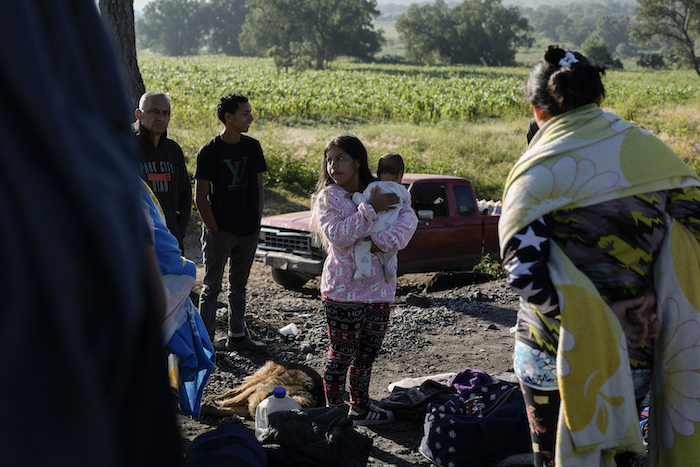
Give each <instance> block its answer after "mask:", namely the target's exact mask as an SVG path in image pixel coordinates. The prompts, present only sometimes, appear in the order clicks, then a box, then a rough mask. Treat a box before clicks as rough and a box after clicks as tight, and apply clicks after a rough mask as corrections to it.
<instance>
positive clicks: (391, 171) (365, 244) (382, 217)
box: [352, 152, 411, 281]
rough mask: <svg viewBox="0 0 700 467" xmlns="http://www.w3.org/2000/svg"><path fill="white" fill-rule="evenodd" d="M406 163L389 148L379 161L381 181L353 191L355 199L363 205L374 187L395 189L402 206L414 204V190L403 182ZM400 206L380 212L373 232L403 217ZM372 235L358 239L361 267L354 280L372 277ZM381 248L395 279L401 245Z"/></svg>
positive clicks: (387, 275) (388, 276)
mask: <svg viewBox="0 0 700 467" xmlns="http://www.w3.org/2000/svg"><path fill="white" fill-rule="evenodd" d="M403 171H404V164H403V158H402V157H401V156H400V155H399V154H396V153H395V152H387V153H386V154H384V155H383V156H382V157H381V158H380V159H379V164H378V166H377V178H379V181H377V182H372V183H370V184H369V185H367V188H365V191H363V192H362V193H360V192H359V191H358V192H355V193H354V194H353V195H352V200H353V202H354V203H355V204H357V205H359V204H360V203H362V202H366V201H367V200H369V198H370V196H371V195H372V193H373V190H377V192H378V193H395V194H396V195H398V196H399V198H400V200H401V201H400V203H401V205H402V206H407V207H408V208H410V207H411V194H410V193H409V192H408V190H407V189H406V187H404V186H403V185H402V184H401V179H402V178H403ZM400 213H401V211H400V210H398V209H395V208H391V209H389V210H387V211H383V212H379V213H377V219H376V220H375V221H374V225H373V226H372V230H370V234H372V233H376V232H381V231H382V230H385V229H388V228H389V227H391V226H392V225H393V224H394V223H396V221H398V220H399V214H400ZM372 245H373V242H372V236H371V235H368V236H367V237H365V238H363V239H360V240H358V241H357V243H355V265H356V266H357V270H356V271H355V275H354V277H353V280H354V281H359V280H362V279H365V278H367V277H370V276H371V275H372V274H371V265H372V254H373V253H374V252H373V251H372ZM377 252H379V253H382V254H381V255H380V256H382V263H383V264H384V276H385V278H386V280H387V281H389V280H392V279H393V278H394V277H396V272H397V270H398V264H399V263H398V260H397V258H396V255H397V253H398V249H391V250H388V251H383V252H382V251H381V250H378V251H377Z"/></svg>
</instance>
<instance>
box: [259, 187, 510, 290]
mask: <svg viewBox="0 0 700 467" xmlns="http://www.w3.org/2000/svg"><path fill="white" fill-rule="evenodd" d="M403 184H404V185H405V186H406V188H407V189H408V191H409V192H410V193H411V199H412V206H413V209H414V210H415V211H416V214H417V216H418V220H419V223H418V228H417V229H416V233H415V234H414V235H413V238H412V239H411V241H410V242H409V244H408V246H407V247H406V248H405V249H404V250H401V251H400V252H399V254H398V261H399V274H406V273H412V272H433V271H436V272H437V271H452V270H467V269H470V268H472V267H473V266H474V265H475V264H477V263H478V262H479V261H480V260H481V258H482V257H483V256H485V255H486V254H490V255H491V257H493V258H499V257H500V254H499V249H498V219H499V216H498V215H488V214H485V213H480V212H479V208H478V204H477V199H476V196H475V195H474V188H473V187H472V184H471V182H469V180H467V179H465V178H461V177H452V176H449V175H428V174H405V175H404V177H403ZM310 219H311V211H301V212H292V213H288V214H280V215H277V216H269V217H263V219H262V226H261V229H260V241H259V242H258V249H257V252H256V256H257V257H258V258H261V259H263V260H264V261H265V263H266V264H268V265H270V266H271V267H272V277H273V278H274V279H275V281H276V282H277V283H279V284H281V285H283V286H285V287H289V288H298V287H301V286H303V285H304V284H305V283H306V281H308V280H309V279H311V278H313V277H315V276H319V275H320V274H321V271H322V269H323V260H324V258H325V253H324V251H323V249H322V247H321V245H320V243H319V242H318V240H317V239H316V238H315V236H314V235H313V229H312V227H311V226H310V225H309V220H310Z"/></svg>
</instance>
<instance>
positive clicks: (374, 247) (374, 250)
mask: <svg viewBox="0 0 700 467" xmlns="http://www.w3.org/2000/svg"><path fill="white" fill-rule="evenodd" d="M362 240H363V241H365V242H372V246H371V247H370V248H369V251H370V253H378V252H380V251H382V250H380V249H379V247H378V246H377V244H376V243H374V240H372V237H371V236H369V235H368V236H366V237H365V238H363V239H362Z"/></svg>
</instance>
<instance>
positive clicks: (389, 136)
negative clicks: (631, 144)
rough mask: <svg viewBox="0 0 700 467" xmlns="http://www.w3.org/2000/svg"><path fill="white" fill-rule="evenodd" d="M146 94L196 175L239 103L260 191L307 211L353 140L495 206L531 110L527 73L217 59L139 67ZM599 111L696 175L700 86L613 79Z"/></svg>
mask: <svg viewBox="0 0 700 467" xmlns="http://www.w3.org/2000/svg"><path fill="white" fill-rule="evenodd" d="M140 66H141V72H142V75H143V78H144V82H145V83H146V88H147V89H148V90H162V91H164V92H166V93H167V94H168V95H169V96H170V98H171V101H172V107H173V109H172V110H173V112H172V121H171V127H170V131H169V134H170V136H171V137H172V138H173V139H175V140H176V141H178V143H180V145H181V146H182V147H183V150H184V151H185V155H186V157H187V158H188V169H189V171H190V173H192V172H193V171H194V165H195V157H196V152H197V149H198V148H199V147H200V146H201V145H202V144H204V143H205V142H206V141H207V140H209V139H210V138H212V137H213V136H214V135H216V134H217V133H218V132H220V131H221V128H222V125H221V123H220V122H219V121H218V120H217V118H216V116H215V111H214V108H215V105H216V101H217V99H218V97H219V96H220V95H222V94H224V93H227V92H240V93H242V94H245V95H246V96H248V98H249V99H250V101H251V104H252V106H253V112H254V115H255V117H256V121H255V122H254V123H253V125H252V127H251V130H250V133H249V134H250V136H252V137H254V138H257V139H259V140H260V142H261V144H262V146H263V149H264V151H265V156H266V159H267V162H268V166H269V169H270V170H269V172H268V173H267V175H266V179H265V183H266V189H267V190H268V191H270V192H283V193H285V195H289V196H294V197H298V198H299V199H302V200H303V199H306V200H308V194H309V192H310V191H311V190H312V189H313V185H314V182H315V180H316V178H317V174H318V170H319V165H320V157H321V153H322V149H323V146H324V145H325V144H326V142H327V141H328V140H329V139H330V138H331V137H333V136H335V135H337V134H340V133H353V134H356V135H357V136H359V137H360V138H361V139H362V141H363V142H364V143H365V144H366V146H367V149H368V151H369V153H370V164H371V165H372V166H375V164H376V160H377V159H378V158H379V156H380V155H381V154H383V153H384V152H387V151H394V152H398V153H400V154H402V155H403V156H404V158H405V159H406V163H407V167H408V170H409V171H414V172H432V173H440V174H454V175H459V176H464V177H467V178H469V179H471V180H472V182H473V183H474V186H475V189H476V190H477V195H478V196H479V197H483V198H487V199H490V198H493V199H499V198H500V197H501V190H502V187H503V183H504V181H505V178H506V176H507V173H508V170H509V169H510V167H511V165H512V164H513V162H514V161H515V160H516V159H517V158H518V157H519V155H520V153H521V151H522V149H523V147H524V144H525V136H524V134H525V128H526V126H527V122H528V120H529V118H530V110H529V108H528V106H527V105H525V103H524V102H523V100H522V97H521V96H522V94H521V88H522V84H523V82H524V80H525V77H526V76H527V72H528V69H527V68H524V67H520V68H486V67H477V66H411V65H386V64H381V65H378V64H355V63H348V62H334V63H333V64H332V65H331V66H330V68H329V69H327V70H323V71H306V72H303V73H291V72H290V73H284V72H282V73H278V72H277V71H276V70H275V68H274V66H273V64H272V62H271V60H268V59H261V58H240V57H225V56H196V57H187V58H182V57H143V58H141V59H140ZM604 82H605V84H606V90H607V98H606V100H605V102H604V107H607V108H609V109H610V110H613V111H615V112H617V113H619V114H620V115H622V116H624V117H625V118H627V119H632V120H634V121H635V122H637V123H639V124H641V125H642V126H644V127H645V128H647V129H649V130H650V131H652V132H654V133H656V134H657V135H659V136H660V137H661V138H662V139H663V140H665V141H666V142H667V143H668V144H670V145H671V146H672V147H673V148H674V149H675V150H676V151H677V152H678V153H679V155H681V157H683V158H684V159H686V160H687V161H688V162H689V163H690V164H691V166H693V167H694V168H695V169H696V170H697V169H698V168H699V167H700V165H699V164H698V162H697V161H698V160H700V146H699V145H698V141H700V129H699V128H700V126H699V125H698V123H699V122H700V105H698V100H699V97H700V79H699V78H698V77H697V76H696V75H695V74H694V73H692V72H689V71H659V72H640V71H611V72H609V73H608V74H607V75H606V77H605V79H604Z"/></svg>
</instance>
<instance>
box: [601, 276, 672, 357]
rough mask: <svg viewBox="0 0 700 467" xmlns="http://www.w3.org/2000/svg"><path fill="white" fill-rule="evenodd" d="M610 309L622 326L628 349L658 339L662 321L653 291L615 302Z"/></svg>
mask: <svg viewBox="0 0 700 467" xmlns="http://www.w3.org/2000/svg"><path fill="white" fill-rule="evenodd" d="M610 308H611V309H612V311H613V313H614V314H615V316H617V319H618V320H619V321H620V324H621V325H622V330H623V331H624V332H625V337H626V338H627V347H628V348H630V349H634V348H638V347H641V346H642V345H643V344H644V341H645V340H646V339H647V338H655V337H657V335H658V331H659V328H660V326H661V321H660V319H659V317H658V316H657V314H656V312H655V310H656V295H655V294H654V292H653V290H651V289H646V290H644V291H643V292H642V294H641V295H640V296H639V297H636V298H632V299H628V300H620V301H617V302H613V303H611V304H610Z"/></svg>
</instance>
